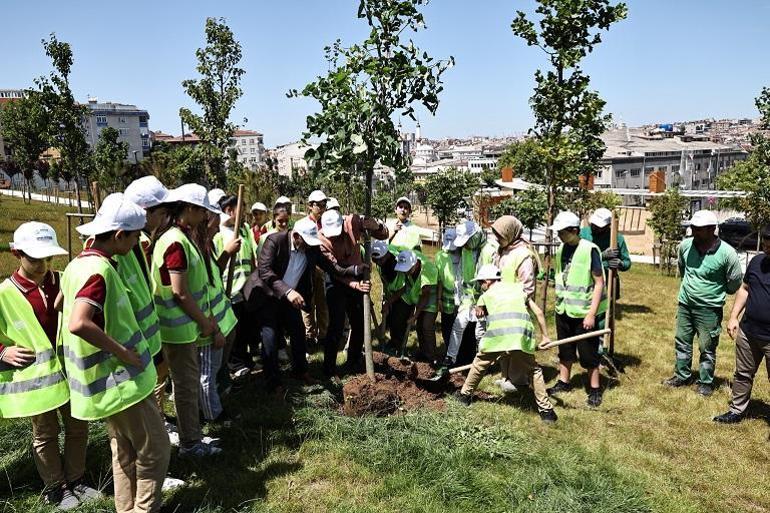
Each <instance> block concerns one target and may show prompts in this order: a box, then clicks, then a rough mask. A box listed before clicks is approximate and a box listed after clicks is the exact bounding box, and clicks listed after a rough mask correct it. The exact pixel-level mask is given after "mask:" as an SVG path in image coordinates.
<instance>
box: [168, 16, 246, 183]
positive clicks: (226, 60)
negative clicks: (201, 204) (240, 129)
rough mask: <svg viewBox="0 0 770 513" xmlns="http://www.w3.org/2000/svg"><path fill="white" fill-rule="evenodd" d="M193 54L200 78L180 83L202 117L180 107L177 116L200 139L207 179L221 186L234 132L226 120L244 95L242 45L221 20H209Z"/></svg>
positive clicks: (232, 125) (233, 126) (231, 124)
mask: <svg viewBox="0 0 770 513" xmlns="http://www.w3.org/2000/svg"><path fill="white" fill-rule="evenodd" d="M195 55H196V57H197V58H198V66H197V67H196V70H197V71H198V73H199V74H200V75H201V77H200V78H199V79H190V80H185V81H183V82H182V87H183V88H184V90H185V92H186V93H187V94H188V95H189V96H190V98H192V99H193V100H194V101H195V103H197V104H198V106H199V107H200V108H201V110H202V111H203V114H202V115H198V114H193V113H192V112H191V111H190V109H187V108H182V109H179V115H180V116H181V117H182V120H183V121H184V122H185V123H187V125H188V126H189V127H190V128H191V129H192V131H193V132H195V135H197V136H198V137H200V139H201V143H202V144H201V147H202V151H203V157H204V162H205V166H206V174H205V178H206V180H208V182H209V183H210V184H211V185H216V186H223V185H225V160H226V156H227V150H228V147H229V146H230V139H231V138H232V136H233V132H234V131H235V125H234V124H233V123H231V122H230V121H229V119H230V113H231V112H232V110H233V107H234V106H235V102H236V101H238V99H239V98H240V97H241V96H242V95H243V91H242V90H241V86H240V83H241V78H242V77H243V74H244V73H245V70H244V69H243V68H240V67H239V66H238V65H239V63H240V61H241V57H242V55H243V54H242V52H241V44H240V43H239V42H238V41H237V40H236V39H235V35H234V34H233V31H232V30H230V27H228V26H227V24H226V23H225V20H224V18H219V19H216V18H208V19H206V46H205V47H204V48H199V49H198V50H197V51H196V52H195ZM201 178H203V176H201Z"/></svg>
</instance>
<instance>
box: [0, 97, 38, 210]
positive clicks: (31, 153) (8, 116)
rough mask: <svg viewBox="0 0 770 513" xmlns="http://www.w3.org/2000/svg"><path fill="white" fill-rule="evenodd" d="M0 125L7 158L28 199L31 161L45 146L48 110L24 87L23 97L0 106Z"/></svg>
mask: <svg viewBox="0 0 770 513" xmlns="http://www.w3.org/2000/svg"><path fill="white" fill-rule="evenodd" d="M0 126H2V133H3V138H4V139H5V141H6V143H7V144H8V145H9V146H10V147H11V158H12V160H13V161H14V162H15V163H16V164H17V165H18V167H19V169H20V170H21V173H22V174H23V175H24V180H25V181H26V184H27V194H28V197H27V199H28V200H29V201H30V202H31V201H32V179H33V178H34V175H35V163H36V162H37V161H38V159H39V158H40V155H41V154H42V153H43V152H44V151H45V150H46V149H47V148H48V146H49V133H48V131H49V126H50V116H49V112H48V111H47V110H46V108H45V105H44V104H43V103H42V101H41V97H40V95H39V94H37V93H36V92H34V91H27V92H26V94H25V95H24V97H23V98H20V99H18V100H16V101H12V102H9V103H8V104H7V105H6V106H5V108H3V109H2V110H0Z"/></svg>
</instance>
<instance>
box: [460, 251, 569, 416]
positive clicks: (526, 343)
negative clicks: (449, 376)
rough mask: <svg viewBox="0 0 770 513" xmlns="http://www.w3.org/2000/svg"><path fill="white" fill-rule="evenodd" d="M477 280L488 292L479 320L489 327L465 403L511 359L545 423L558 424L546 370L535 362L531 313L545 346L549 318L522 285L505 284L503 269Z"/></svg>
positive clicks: (485, 270)
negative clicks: (497, 367)
mask: <svg viewBox="0 0 770 513" xmlns="http://www.w3.org/2000/svg"><path fill="white" fill-rule="evenodd" d="M476 280H477V281H480V282H481V289H482V290H483V291H484V293H483V294H482V295H481V297H480V298H479V300H478V301H477V303H476V317H478V318H479V319H486V323H487V328H486V331H485V332H484V335H483V336H482V337H481V342H480V344H479V352H478V354H477V355H476V358H474V360H473V364H472V367H471V371H470V373H468V377H467V378H466V379H465V383H464V384H463V387H462V389H461V390H460V392H459V393H458V394H457V398H458V400H459V401H460V403H461V404H463V405H465V406H469V405H470V404H471V401H472V399H473V391H474V390H476V387H478V385H479V382H481V378H482V377H484V374H485V373H486V372H487V370H488V369H489V367H491V366H492V364H493V363H495V362H496V361H497V360H499V359H500V358H503V357H505V358H506V359H508V364H507V365H508V366H509V367H511V368H513V369H515V371H516V374H518V375H521V376H526V377H527V380H528V383H529V386H530V387H531V388H532V390H533V391H534V393H535V402H536V404H537V411H538V413H539V414H540V418H541V419H542V420H543V422H547V423H553V422H556V419H557V417H556V412H554V411H553V406H552V405H551V402H550V400H549V399H548V393H547V392H546V389H545V379H544V378H543V370H542V369H541V368H540V366H539V365H538V364H537V361H535V350H536V349H537V348H536V343H535V338H534V337H535V333H534V326H533V325H532V320H531V317H530V314H529V311H531V312H532V313H533V314H535V319H536V320H537V324H538V327H539V328H540V339H541V344H547V343H548V342H550V340H549V338H548V334H547V332H546V325H545V316H544V315H543V312H542V310H540V308H539V307H538V306H537V304H536V303H535V302H534V301H533V300H532V298H531V297H528V296H527V294H526V293H525V292H524V288H523V287H522V285H521V283H515V282H509V281H501V276H500V269H498V268H497V267H496V266H495V265H493V264H485V265H483V266H482V267H481V268H480V269H479V273H478V275H477V276H476Z"/></svg>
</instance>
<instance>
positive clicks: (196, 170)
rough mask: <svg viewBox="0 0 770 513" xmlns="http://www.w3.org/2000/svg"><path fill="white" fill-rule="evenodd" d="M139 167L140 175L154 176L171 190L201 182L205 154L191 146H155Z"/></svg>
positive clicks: (203, 173) (203, 172)
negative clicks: (186, 184)
mask: <svg viewBox="0 0 770 513" xmlns="http://www.w3.org/2000/svg"><path fill="white" fill-rule="evenodd" d="M139 167H140V170H141V171H140V174H148V175H153V176H155V177H156V178H157V179H158V180H160V181H161V182H162V183H164V184H165V185H166V186H167V187H170V188H173V187H178V186H180V185H182V184H184V183H196V182H199V181H200V180H201V177H203V176H204V175H205V164H204V157H203V154H202V152H201V151H200V150H199V149H198V148H197V147H191V146H169V145H155V146H154V147H153V149H152V152H151V153H150V157H149V158H146V159H144V160H143V161H142V162H141V163H140V164H139Z"/></svg>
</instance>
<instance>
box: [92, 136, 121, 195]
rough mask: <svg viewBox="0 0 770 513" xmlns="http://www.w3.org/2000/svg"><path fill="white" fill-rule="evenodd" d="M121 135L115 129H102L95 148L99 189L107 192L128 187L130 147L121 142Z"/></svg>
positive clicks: (95, 165) (94, 157)
mask: <svg viewBox="0 0 770 513" xmlns="http://www.w3.org/2000/svg"><path fill="white" fill-rule="evenodd" d="M119 136H120V133H119V132H118V130H117V129H115V128H113V127H107V128H104V129H102V132H101V133H100V134H99V141H98V142H97V143H96V148H94V156H93V159H94V170H95V171H96V177H97V181H98V182H99V187H101V188H102V189H103V190H105V191H107V192H117V191H122V190H123V189H125V187H126V186H127V185H128V183H127V180H126V172H127V171H128V167H127V166H126V162H125V161H126V157H127V156H128V148H129V145H128V143H127V142H124V141H119V140H118V137H119Z"/></svg>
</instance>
